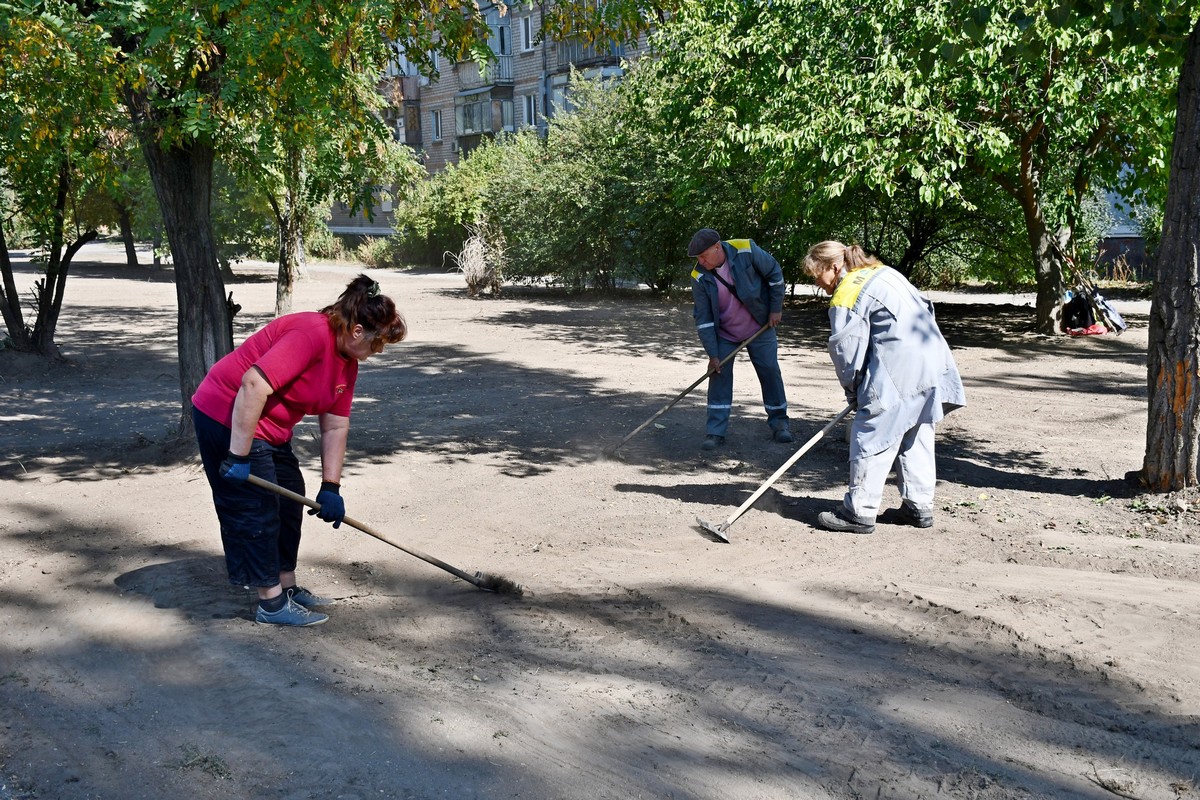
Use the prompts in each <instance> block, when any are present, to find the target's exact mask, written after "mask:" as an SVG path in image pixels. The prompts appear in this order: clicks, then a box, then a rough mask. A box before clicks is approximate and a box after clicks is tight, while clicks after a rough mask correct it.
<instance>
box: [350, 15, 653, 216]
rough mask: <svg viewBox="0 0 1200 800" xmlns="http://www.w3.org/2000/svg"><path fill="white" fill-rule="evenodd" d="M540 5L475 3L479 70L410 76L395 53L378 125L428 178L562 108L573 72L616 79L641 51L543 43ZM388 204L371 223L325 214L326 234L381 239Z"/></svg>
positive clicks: (441, 67)
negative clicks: (482, 26) (481, 26)
mask: <svg viewBox="0 0 1200 800" xmlns="http://www.w3.org/2000/svg"><path fill="white" fill-rule="evenodd" d="M543 8H544V2H543V3H533V2H523V3H508V4H506V5H504V6H501V5H497V4H494V3H487V2H485V3H481V10H482V12H483V14H484V18H485V19H486V20H487V25H488V28H489V29H490V35H489V37H488V46H489V47H490V49H491V51H492V53H493V57H492V60H491V61H489V62H488V63H487V64H485V65H482V66H481V65H479V64H476V63H474V62H472V61H466V62H460V63H447V62H446V59H445V58H444V57H442V56H436V55H435V57H434V58H435V67H436V68H437V73H438V75H437V77H436V78H432V79H431V78H429V77H425V76H421V75H419V74H418V73H417V70H416V68H415V67H414V66H413V64H412V63H411V62H410V61H409V60H408V59H407V58H406V57H405V55H404V52H403V51H402V50H401V49H399V48H397V49H396V53H395V58H394V59H393V61H392V64H391V65H390V67H389V69H388V74H387V76H386V78H385V80H384V81H383V84H382V86H381V91H382V92H383V95H384V97H385V98H386V99H387V108H386V110H385V112H384V120H385V121H386V122H387V123H388V126H389V127H390V128H391V129H392V135H393V136H394V137H395V138H396V140H397V141H400V142H404V143H405V144H407V145H408V146H410V147H412V148H413V149H414V150H415V151H416V152H417V153H418V155H419V156H420V158H421V160H422V162H423V163H424V164H425V168H426V169H427V170H428V171H429V172H431V173H433V172H438V171H439V170H442V169H445V167H446V166H447V165H448V164H453V163H457V162H458V161H459V160H460V159H461V158H462V157H463V156H465V155H466V154H467V153H469V152H471V150H473V149H474V148H476V147H478V146H479V145H480V143H481V142H482V141H483V140H484V139H486V138H488V137H494V136H496V135H497V134H500V133H501V132H503V131H516V130H519V129H522V128H536V129H537V130H538V131H539V132H541V133H543V134H544V133H545V130H546V120H547V119H549V118H551V117H553V116H554V114H555V113H556V112H559V111H561V110H563V109H565V108H566V107H567V105H566V104H567V82H568V81H569V79H570V74H571V69H572V67H574V68H575V69H576V70H578V71H579V72H580V73H581V74H582V75H583V76H584V77H587V78H611V77H618V76H620V75H621V74H622V73H623V70H622V67H621V62H622V61H626V60H633V59H636V58H637V57H638V56H639V55H641V54H642V53H643V52H644V50H645V46H646V41H645V37H644V35H643V37H642V38H641V39H639V40H638V42H637V43H636V45H635V46H630V47H625V46H622V45H620V44H618V43H596V44H585V43H583V42H582V41H580V40H577V39H569V40H566V41H549V40H547V39H543V37H542V35H541V33H542V9H543ZM391 212H392V209H391V204H390V203H389V202H387V201H386V200H381V201H380V202H379V203H378V204H377V206H376V207H375V208H374V219H373V220H371V219H368V215H367V214H366V213H365V212H364V211H361V210H360V211H359V212H358V213H356V214H354V215H351V214H350V213H349V208H348V207H347V206H346V205H345V204H344V203H336V204H335V205H334V208H333V209H332V219H331V221H330V223H329V227H330V230H332V231H333V232H334V233H335V234H339V235H345V236H354V235H358V236H386V235H388V234H390V233H391V232H392V213H391Z"/></svg>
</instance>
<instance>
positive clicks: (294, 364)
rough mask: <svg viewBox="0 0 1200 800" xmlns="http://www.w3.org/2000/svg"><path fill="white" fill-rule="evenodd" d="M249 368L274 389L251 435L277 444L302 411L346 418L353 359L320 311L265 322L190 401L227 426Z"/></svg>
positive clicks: (353, 378)
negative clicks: (342, 350)
mask: <svg viewBox="0 0 1200 800" xmlns="http://www.w3.org/2000/svg"><path fill="white" fill-rule="evenodd" d="M251 367H258V368H259V369H260V370H262V373H263V375H265V376H266V378H267V381H268V382H270V384H271V387H272V388H273V389H274V390H275V391H274V392H273V393H272V394H271V396H270V397H268V398H267V403H266V405H265V406H264V407H263V412H262V416H261V417H260V418H259V420H258V427H256V428H255V429H254V436H255V438H258V439H265V440H266V441H268V442H270V443H271V444H283V443H285V442H287V441H289V440H290V439H291V438H292V429H293V428H295V427H296V423H298V422H300V420H301V419H302V418H304V416H305V415H307V414H335V415H337V416H339V417H349V416H350V403H351V401H352V400H353V399H354V382H355V381H356V380H357V379H358V361H357V360H355V359H353V358H346V357H345V356H343V355H342V354H341V353H339V352H338V350H337V338H336V337H335V336H334V333H333V328H331V327H329V319H328V318H327V317H326V316H325V315H324V314H321V313H319V312H316V311H302V312H300V313H298V314H288V315H287V316H283V317H279V318H278V319H275V320H272V321H271V322H269V323H267V325H266V326H265V327H264V328H262V329H261V330H259V331H258V332H257V333H255V334H253V335H252V336H250V338H248V339H247V340H246V341H244V342H242V344H241V345H240V346H239V347H237V348H236V349H235V350H234V351H233V352H232V353H230V354H229V355H227V356H225V357H224V358H222V359H221V360H220V361H218V362H217V363H216V364H214V365H213V368H212V369H211V370H209V371H208V375H206V376H205V378H204V380H203V381H201V383H200V388H198V389H197V390H196V393H195V394H194V395H192V405H194V406H195V407H196V408H198V409H199V410H200V411H202V412H203V413H205V414H207V415H208V416H210V417H212V418H213V419H215V420H216V421H217V422H219V423H221V424H222V425H224V426H226V427H229V428H232V427H233V400H234V398H235V397H237V393H238V389H240V388H241V385H242V376H243V375H245V374H246V370H248V369H250V368H251Z"/></svg>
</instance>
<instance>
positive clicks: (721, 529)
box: [696, 517, 729, 544]
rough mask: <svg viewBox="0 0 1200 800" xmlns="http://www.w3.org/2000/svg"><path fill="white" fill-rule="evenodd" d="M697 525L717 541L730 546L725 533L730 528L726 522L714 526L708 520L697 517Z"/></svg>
mask: <svg viewBox="0 0 1200 800" xmlns="http://www.w3.org/2000/svg"><path fill="white" fill-rule="evenodd" d="M696 524H697V525H699V526H700V530H702V531H704V532H705V533H708V534H711V536H712V537H713V538H715V539H716V540H717V541H719V542H725V543H726V544H729V537H728V536H726V535H725V531H726V530H728V529H729V526H728V525H726V524H725V523H724V522H722V523H720V524H719V525H714V524H713V523H711V522H708V521H707V520H704V519H701V518H700V517H696Z"/></svg>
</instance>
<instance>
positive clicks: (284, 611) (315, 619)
mask: <svg viewBox="0 0 1200 800" xmlns="http://www.w3.org/2000/svg"><path fill="white" fill-rule="evenodd" d="M328 619H329V615H328V614H322V613H321V612H319V611H309V610H308V609H307V608H305V607H304V606H302V605H300V604H299V603H297V602H295V601H294V600H292V598H290V597H289V598H288V599H287V602H286V603H284V604H283V608H281V609H279V610H278V611H264V610H263V607H262V605H261V604H260V605H259V606H258V613H256V614H255V615H254V621H255V622H265V623H266V624H268V625H292V626H295V627H298V628H304V627H308V626H309V625H320V624H321V623H322V622H325V621H327V620H328Z"/></svg>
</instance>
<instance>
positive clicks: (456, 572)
mask: <svg viewBox="0 0 1200 800" xmlns="http://www.w3.org/2000/svg"><path fill="white" fill-rule="evenodd" d="M246 481H247V482H248V483H251V484H253V485H254V486H257V487H259V488H260V489H266V490H267V491H269V492H274V493H275V494H277V495H279V496H280V497H286V498H287V499H288V500H292V501H294V502H297V503H300V504H302V505H306V506H308V507H309V508H315V509H320V508H321V504H320V503H317V502H316V501H314V500H309V499H308V498H307V497H305V496H304V495H302V494H296V493H295V492H293V491H291V490H289V489H285V488H283V487H282V486H279V485H276V484H274V483H271V482H270V481H266V480H263V479H262V478H260V477H258V476H257V475H251V476H249V477H248V478H246ZM342 522H345V523H346V524H347V525H349V526H350V527H352V528H358V529H359V530H360V531H362V532H363V533H365V534H367V535H368V536H374V537H375V538H376V539H378V540H379V541H381V542H383V543H385V544H390V545H391V546H392V547H394V548H396V549H397V550H403V551H404V552H406V553H408V554H409V555H410V556H416V557H417V558H419V559H421V560H422V561H426V562H428V563H430V564H433V565H434V566H435V567H438V568H439V569H444V570H446V572H449V573H450V574H451V575H453V576H454V577H456V578H462V579H463V580H464V581H466V582H467V583H470V584H474V585H475V586H478V587H479V588H480V589H483V590H484V591H486V592H496V593H498V594H515V595H521V594H524V593H525V590H524V589H523V588H521V584H519V583H514V582H513V581H510V580H509V579H508V578H502V577H500V576H499V575H491V574H489V573H486V572H476V573H475V574H474V575H469V574H467V573H466V572H463V571H462V570H461V569H459V568H458V567H454V566H451V565H450V564H447V563H446V562H445V561H442V560H441V559H440V558H434V557H433V556H431V555H428V554H426V553H422V552H421V551H419V550H414V549H412V548H410V547H405V546H404V545H402V544H400V543H399V542H394V541H392V540H391V539H389V538H387V537H386V536H384V535H383V534H382V533H379V532H378V531H376V530H373V529H372V528H371V527H370V526H369V525H367V524H365V523H363V522H359V521H358V520H356V519H354V518H352V517H343V518H342Z"/></svg>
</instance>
